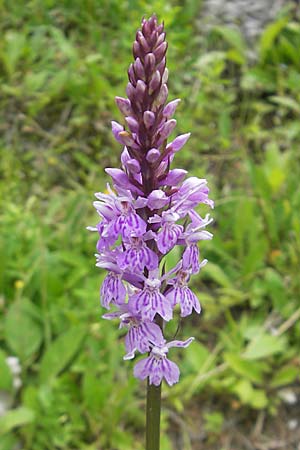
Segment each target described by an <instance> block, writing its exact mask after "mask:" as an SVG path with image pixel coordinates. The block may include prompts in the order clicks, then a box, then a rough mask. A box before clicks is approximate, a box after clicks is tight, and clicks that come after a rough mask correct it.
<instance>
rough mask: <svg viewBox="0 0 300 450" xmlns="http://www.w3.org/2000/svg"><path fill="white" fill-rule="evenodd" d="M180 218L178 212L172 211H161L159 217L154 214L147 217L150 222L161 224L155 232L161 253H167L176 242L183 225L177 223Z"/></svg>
mask: <svg viewBox="0 0 300 450" xmlns="http://www.w3.org/2000/svg"><path fill="white" fill-rule="evenodd" d="M179 219H180V216H179V214H177V213H176V212H174V211H171V210H169V211H163V212H162V215H161V217H160V216H158V215H155V216H153V217H151V218H150V219H149V222H150V223H157V224H160V225H161V229H160V231H159V232H158V233H157V237H156V243H157V248H158V250H159V251H160V252H161V253H162V254H166V253H168V252H169V251H170V250H171V249H172V248H173V247H174V246H175V245H176V243H177V240H178V238H179V236H180V235H181V234H182V232H183V226H182V225H177V224H176V222H177V221H178V220H179Z"/></svg>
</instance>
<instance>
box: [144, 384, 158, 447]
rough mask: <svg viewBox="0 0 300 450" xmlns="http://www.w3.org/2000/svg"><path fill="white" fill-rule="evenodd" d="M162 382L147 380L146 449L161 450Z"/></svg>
mask: <svg viewBox="0 0 300 450" xmlns="http://www.w3.org/2000/svg"><path fill="white" fill-rule="evenodd" d="M160 408H161V384H160V385H159V386H154V384H149V378H148V382H147V413H146V450H159V438H160Z"/></svg>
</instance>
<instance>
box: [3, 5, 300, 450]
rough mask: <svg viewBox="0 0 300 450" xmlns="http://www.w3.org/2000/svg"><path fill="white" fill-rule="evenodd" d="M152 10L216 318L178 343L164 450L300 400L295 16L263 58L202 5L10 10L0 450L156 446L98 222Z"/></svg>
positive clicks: (204, 299) (185, 329)
mask: <svg viewBox="0 0 300 450" xmlns="http://www.w3.org/2000/svg"><path fill="white" fill-rule="evenodd" d="M153 11H156V13H157V14H158V16H159V18H160V19H164V21H165V25H166V28H167V31H168V40H169V59H168V66H169V70H170V89H169V90H170V97H171V98H175V97H178V96H179V97H181V98H182V103H181V106H180V108H179V109H178V112H177V119H178V132H187V131H189V130H192V138H191V140H190V141H189V145H188V146H187V147H186V149H184V150H183V151H182V152H181V153H180V154H179V155H178V158H177V166H179V167H180V166H182V167H185V168H186V169H189V170H190V172H191V174H193V175H196V176H201V177H203V176H205V177H207V178H208V180H209V184H210V185H211V187H212V198H215V199H216V209H215V211H214V213H213V215H214V217H215V223H214V225H213V227H212V228H213V230H212V231H213V233H214V235H215V238H214V240H213V241H212V242H205V243H204V244H203V245H202V251H203V255H205V257H207V258H208V259H209V261H210V263H209V264H208V265H207V266H206V268H205V270H203V272H202V273H201V276H200V277H198V278H197V279H196V280H195V281H194V289H195V290H196V292H197V293H198V294H199V298H200V301H201V303H202V307H203V313H202V315H201V316H200V319H199V318H198V317H192V318H191V319H190V320H187V321H185V322H184V326H180V330H179V333H178V336H179V337H187V336H189V335H194V336H196V338H197V341H196V342H195V343H194V344H193V345H192V346H191V347H190V348H188V349H187V350H186V351H185V352H182V355H179V352H178V354H176V352H174V355H172V356H173V357H174V358H175V359H176V358H177V359H179V358H181V361H180V365H181V368H182V378H181V382H180V383H179V384H178V385H176V386H175V387H173V388H172V389H167V387H164V402H165V403H164V405H165V408H164V413H163V428H164V430H165V431H166V432H167V433H165V435H164V438H163V444H162V448H163V449H164V450H168V449H173V448H177V447H176V446H175V444H174V442H173V441H174V440H177V445H178V446H179V447H178V448H181V449H182V448H184V449H187V450H188V449H192V448H193V449H194V448H195V449H196V448H202V447H200V446H199V445H200V444H201V442H203V441H205V442H206V444H205V445H206V447H205V448H214V447H213V446H214V445H217V447H216V448H218V449H220V442H221V437H222V433H223V432H224V429H225V426H227V425H226V424H228V420H230V418H231V417H235V416H236V415H238V416H239V421H240V422H243V423H247V422H248V421H251V422H255V421H256V419H257V417H258V416H259V414H260V413H259V411H263V413H264V417H265V418H266V420H267V421H269V422H271V423H272V422H273V421H275V420H276V417H278V415H280V411H281V408H282V404H281V402H282V400H281V398H282V392H283V389H285V390H286V388H287V386H293V387H294V388H295V389H299V378H298V374H299V365H300V359H299V345H300V325H299V317H300V301H299V290H300V286H299V284H300V278H299V259H300V216H299V209H300V189H299V179H300V164H299V158H300V157H299V144H300V122H299V116H300V106H299V105H300V103H299V100H300V93H299V92H300V91H299V85H300V59H299V48H300V23H299V18H298V12H297V10H295V8H294V7H293V6H292V5H291V6H288V5H287V7H286V8H285V10H284V11H282V13H281V14H280V15H279V17H278V19H277V20H276V21H275V22H274V23H272V24H269V25H268V26H267V27H266V29H265V30H264V31H263V33H262V35H261V38H260V40H259V41H258V42H257V44H256V48H255V52H256V57H255V58H254V59H253V57H250V56H249V55H253V49H251V52H250V51H249V48H248V47H247V43H246V42H245V41H244V39H243V36H242V35H241V34H240V33H239V32H238V29H237V28H230V27H220V26H218V27H214V28H212V29H210V30H208V31H206V32H204V31H203V30H202V27H201V17H200V13H201V7H200V5H199V2H198V1H197V0H189V1H188V0H186V1H183V2H176V1H175V0H172V1H171V0H169V1H164V2H161V1H160V0H156V1H154V2H152V3H151V6H149V4H148V3H147V2H146V1H144V0H128V1H117V0H101V1H100V0H72V1H69V0H62V1H60V2H55V1H54V0H47V1H42V0H32V1H28V2H24V1H22V0H15V1H14V2H5V1H2V2H1V1H0V17H1V19H0V27H1V30H0V32H1V36H2V38H1V42H0V102H1V103H0V130H1V133H0V156H1V167H0V170H1V181H0V199H1V206H2V207H1V213H0V233H1V237H0V239H1V241H0V251H1V255H0V315H1V322H0V344H1V348H2V350H1V351H0V371H1V376H0V390H1V394H0V401H1V402H2V405H6V406H5V408H6V412H5V413H4V414H3V415H2V417H1V418H0V434H1V439H0V449H1V450H11V449H14V448H15V446H16V445H18V443H20V442H21V446H22V448H24V449H27V450H45V449H49V450H53V449H64V450H65V449H85V450H96V449H97V450H98V449H117V450H118V449H122V450H126V449H128V450H129V449H142V448H143V424H144V415H143V408H144V386H143V385H142V384H140V383H139V382H138V381H137V380H135V379H133V376H132V374H131V371H132V364H131V363H124V362H122V355H123V353H124V349H123V345H121V338H120V333H119V331H118V330H116V329H115V327H114V326H112V324H111V323H107V322H106V321H102V320H100V316H101V313H102V311H101V310H100V309H99V303H98V290H99V286H100V283H101V280H102V278H103V274H102V273H101V272H99V271H98V270H96V269H94V268H93V265H94V259H93V249H94V245H95V237H94V236H91V235H89V234H88V233H87V232H86V230H85V227H86V226H87V225H91V224H93V223H95V220H96V217H95V213H94V211H93V208H92V207H91V201H92V198H93V193H94V192H95V191H100V190H101V189H103V188H104V186H105V182H106V178H105V175H104V170H103V169H104V167H107V166H113V165H117V164H118V158H119V154H120V148H119V145H118V144H117V143H116V142H114V140H113V139H112V136H111V132H110V120H111V119H112V118H119V119H120V117H119V113H118V112H117V110H116V107H115V104H114V96H115V95H123V93H124V90H125V85H126V69H127V66H128V64H129V62H130V60H131V43H132V40H133V37H134V32H135V29H136V28H137V27H138V25H139V23H140V19H141V17H142V16H143V15H144V14H150V13H152V12H153ZM171 257H172V256H171ZM182 325H183V324H182ZM174 327H176V325H175V326H174ZM175 331H176V330H175V328H174V330H171V329H170V336H171V335H172V333H175ZM11 355H14V356H17V357H18V358H19V359H20V363H21V368H22V372H21V381H22V386H21V387H17V386H16V383H14V380H13V379H14V376H13V374H12V373H11V371H10V369H9V367H8V365H7V362H6V358H7V356H11ZM2 408H3V407H2ZM199 428H200V429H201V432H200V434H199ZM197 433H198V434H197ZM215 443H216V444H215ZM197 445H198V446H197ZM210 446H211V447H210ZM223 448H224V449H225V448H227V447H226V445H225V444H224V446H223ZM238 448H244V447H243V446H242V444H240V446H239V447H238ZM245 448H247V447H245ZM286 448H287V447H286Z"/></svg>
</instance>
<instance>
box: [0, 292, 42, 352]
mask: <svg viewBox="0 0 300 450" xmlns="http://www.w3.org/2000/svg"><path fill="white" fill-rule="evenodd" d="M37 317H38V315H37V310H36V308H35V307H34V305H33V304H32V303H31V302H30V301H29V300H25V299H23V300H18V301H16V302H14V303H12V304H11V306H10V307H9V309H8V312H7V314H6V317H5V321H4V337H5V340H6V342H7V344H8V346H9V347H10V349H11V350H12V351H13V352H14V353H15V354H16V355H17V356H19V357H20V359H22V360H25V359H27V358H28V357H30V356H32V355H33V354H34V353H35V352H36V351H37V350H38V349H39V347H40V345H41V343H42V339H43V335H42V329H41V326H40V323H39V321H38V320H37Z"/></svg>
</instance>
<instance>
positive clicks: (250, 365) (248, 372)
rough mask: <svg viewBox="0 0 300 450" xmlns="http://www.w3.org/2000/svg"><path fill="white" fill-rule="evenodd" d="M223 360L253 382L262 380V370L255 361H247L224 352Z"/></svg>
mask: <svg viewBox="0 0 300 450" xmlns="http://www.w3.org/2000/svg"><path fill="white" fill-rule="evenodd" d="M224 360H225V361H226V362H227V364H228V365H229V367H230V368H231V369H232V370H233V371H234V372H236V373H237V374H239V375H241V376H243V377H245V378H248V379H249V380H250V381H253V382H254V383H261V382H262V372H261V370H260V367H259V366H258V363H257V362H256V361H247V360H246V359H244V358H242V357H241V356H239V355H236V354H234V353H225V355H224Z"/></svg>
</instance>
